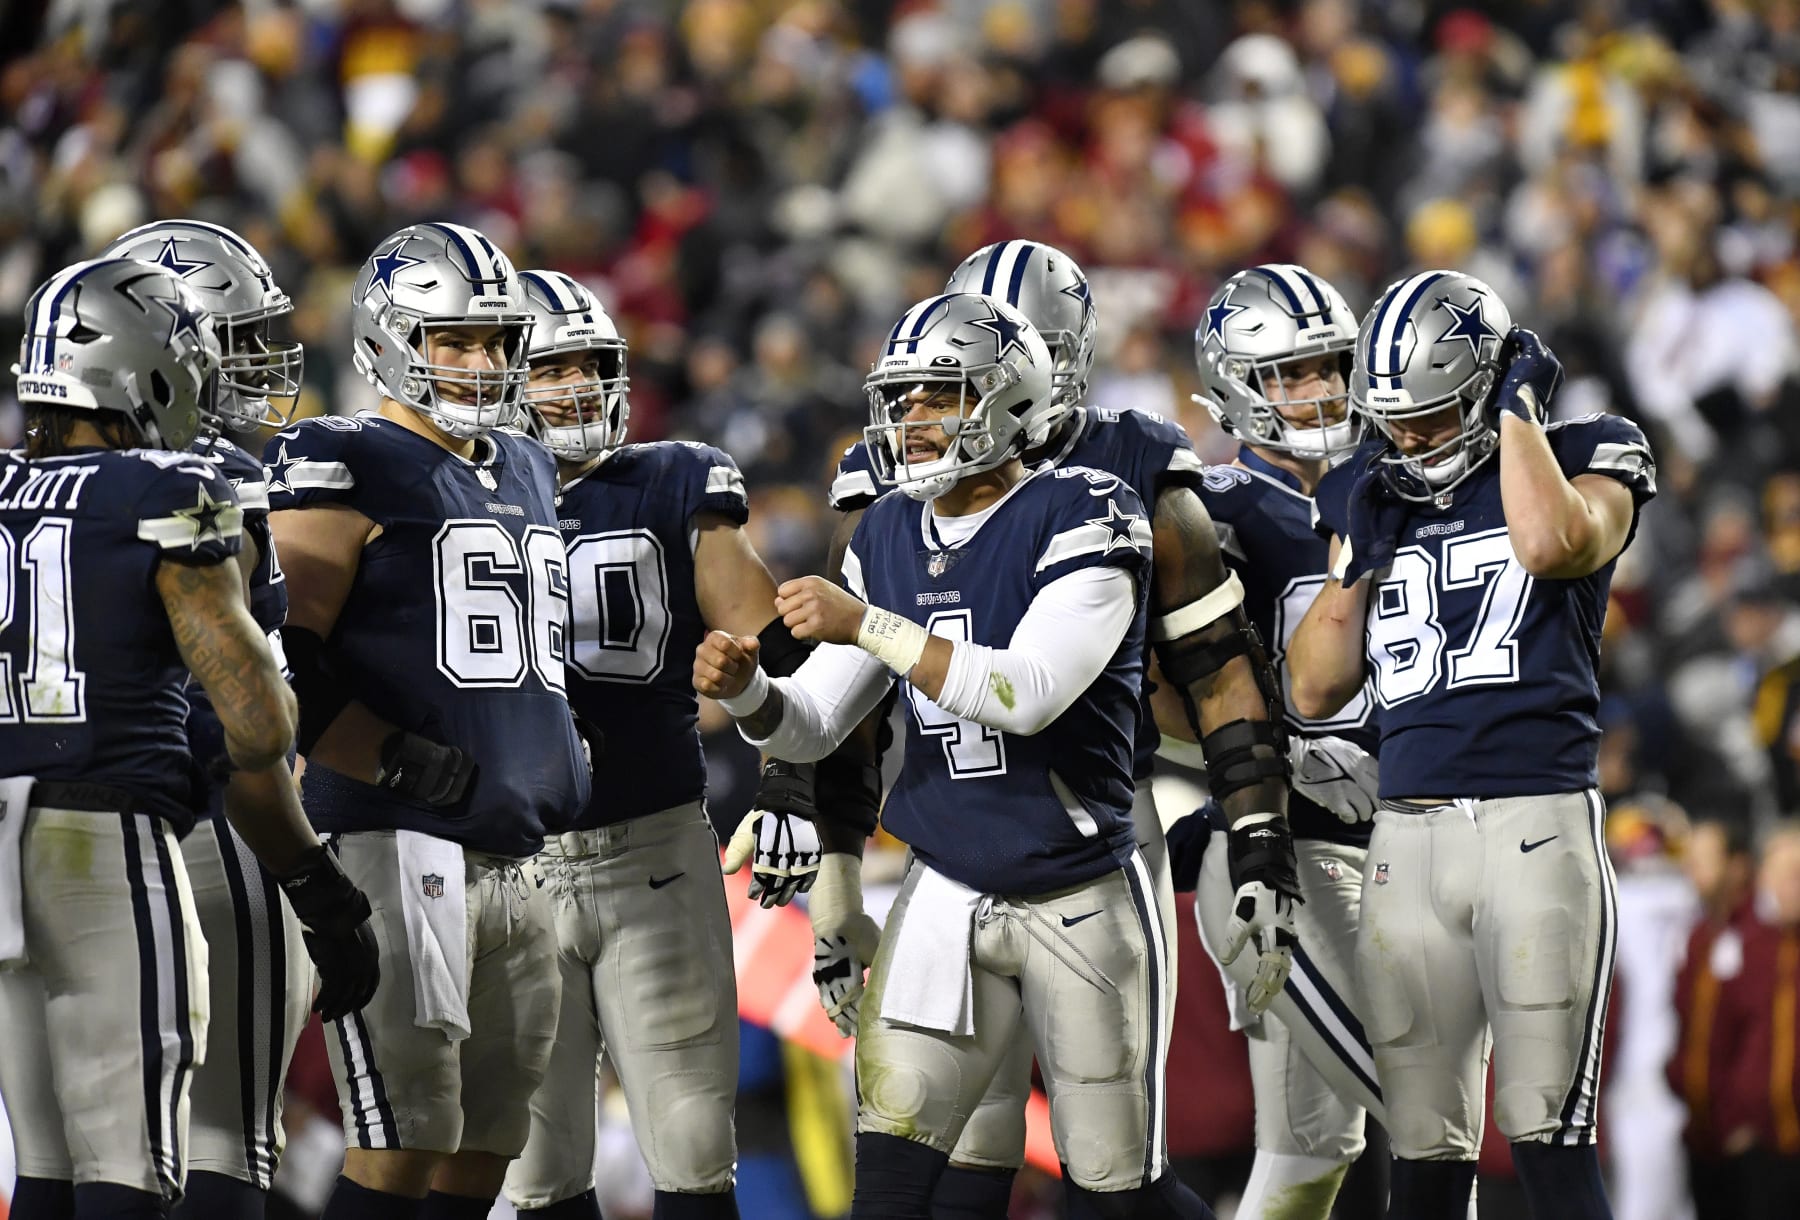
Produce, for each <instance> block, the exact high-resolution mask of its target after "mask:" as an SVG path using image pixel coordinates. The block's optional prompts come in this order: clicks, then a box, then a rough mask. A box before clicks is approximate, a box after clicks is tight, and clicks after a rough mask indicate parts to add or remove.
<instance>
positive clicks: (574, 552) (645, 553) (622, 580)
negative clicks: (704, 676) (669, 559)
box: [569, 529, 670, 682]
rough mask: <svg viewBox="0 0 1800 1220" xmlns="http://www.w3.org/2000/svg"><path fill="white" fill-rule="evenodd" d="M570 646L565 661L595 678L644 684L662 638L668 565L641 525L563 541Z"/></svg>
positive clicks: (655, 670)
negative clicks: (570, 583)
mask: <svg viewBox="0 0 1800 1220" xmlns="http://www.w3.org/2000/svg"><path fill="white" fill-rule="evenodd" d="M569 572H570V574H571V576H572V578H573V580H574V588H573V590H572V596H573V600H574V607H575V647H574V650H573V652H574V655H573V656H572V658H571V660H570V663H571V664H573V665H574V666H575V669H576V671H577V672H579V673H580V674H581V675H582V676H583V677H587V678H593V679H595V680H596V681H600V682H649V681H651V680H652V679H654V678H655V677H656V676H657V675H658V674H660V673H661V672H662V668H663V652H664V649H665V648H666V646H667V645H668V642H669V621H670V616H669V570H668V565H667V564H666V563H665V562H664V561H663V545H662V542H661V540H659V539H658V538H657V537H656V535H655V534H652V533H651V532H650V531H649V530H647V529H629V530H613V531H611V532H609V533H604V534H584V535H582V536H581V537H580V538H577V539H575V541H574V542H572V543H570V544H569Z"/></svg>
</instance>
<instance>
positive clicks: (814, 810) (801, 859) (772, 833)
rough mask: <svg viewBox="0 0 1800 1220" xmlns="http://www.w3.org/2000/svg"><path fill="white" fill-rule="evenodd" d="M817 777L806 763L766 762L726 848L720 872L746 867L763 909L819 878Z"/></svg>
mask: <svg viewBox="0 0 1800 1220" xmlns="http://www.w3.org/2000/svg"><path fill="white" fill-rule="evenodd" d="M815 785H816V773H815V769H814V767H813V764H811V763H790V762H784V761H782V760H781V759H779V758H771V759H770V760H769V761H768V762H767V763H765V764H764V765H763V773H762V787H760V788H759V789H758V790H757V793H756V799H755V800H754V801H752V802H751V803H750V812H749V814H747V815H746V816H745V817H744V820H743V821H741V822H739V823H738V828H737V831H736V832H735V833H734V834H733V835H732V836H731V841H730V842H729V843H727V844H726V845H725V862H724V869H725V871H726V872H727V873H735V872H737V871H738V870H739V869H740V868H742V867H744V865H745V863H748V864H749V865H750V897H752V898H754V899H756V900H757V901H758V902H760V903H761V904H762V905H763V907H764V908H768V907H779V906H786V905H787V904H788V903H790V902H792V901H793V900H794V898H795V897H796V896H798V895H800V894H804V893H806V892H807V891H808V890H810V889H812V886H813V882H814V880H816V879H817V877H818V875H819V856H820V854H821V853H820V850H819V832H818V830H817V829H816V828H815V827H814V826H813V819H814V818H815V817H816V816H817V814H818V803H817V796H816V786H815Z"/></svg>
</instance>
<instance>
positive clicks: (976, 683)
mask: <svg viewBox="0 0 1800 1220" xmlns="http://www.w3.org/2000/svg"><path fill="white" fill-rule="evenodd" d="M1136 611H1137V584H1136V582H1135V581H1134V580H1133V578H1132V576H1131V573H1129V572H1127V571H1125V570H1124V569H1123V568H1111V567H1092V568H1081V569H1079V570H1077V571H1074V572H1071V573H1069V574H1068V575H1067V576H1063V577H1059V578H1058V579H1056V580H1053V581H1051V582H1050V583H1049V584H1047V585H1045V586H1044V587H1043V588H1042V589H1040V590H1038V595H1037V596H1036V597H1034V598H1033V599H1032V601H1031V605H1030V606H1028V607H1026V610H1025V616H1024V617H1023V618H1021V619H1020V620H1019V626H1018V628H1017V629H1016V630H1015V631H1014V632H1013V636H1012V640H1011V641H1010V642H1009V643H1008V644H1007V646H1006V647H1005V648H1004V649H1000V648H990V647H987V646H986V645H983V644H969V643H958V644H957V645H956V647H955V649H954V650H953V651H952V652H951V654H950V668H949V672H948V673H946V674H945V676H944V689H943V690H942V691H941V692H940V693H939V695H938V698H937V700H936V703H937V705H938V707H940V708H942V709H943V710H944V711H946V712H948V713H950V715H952V716H956V717H959V718H961V719H963V720H973V721H974V722H975V723H977V724H984V725H987V726H988V727H989V728H995V729H999V730H1001V731H1002V732H1006V733H1018V734H1021V735H1024V736H1030V735H1031V734H1033V733H1041V732H1043V731H1044V730H1045V729H1047V728H1049V727H1050V725H1051V723H1052V722H1053V721H1055V719H1056V718H1057V717H1058V716H1060V715H1062V714H1063V713H1064V712H1066V711H1068V710H1069V706H1070V705H1071V704H1073V703H1074V702H1075V700H1076V699H1078V698H1080V696H1081V693H1082V692H1083V691H1085V690H1086V689H1087V688H1088V687H1089V686H1091V685H1093V682H1094V679H1095V678H1098V677H1099V676H1100V672H1101V671H1102V670H1104V669H1105V668H1106V666H1107V663H1108V662H1109V661H1111V660H1112V657H1113V654H1114V653H1115V652H1117V651H1118V649H1119V642H1120V641H1121V640H1123V639H1124V638H1125V632H1126V631H1127V630H1128V629H1129V628H1130V626H1131V619H1132V615H1133V614H1135V613H1136Z"/></svg>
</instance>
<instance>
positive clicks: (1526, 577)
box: [1315, 415, 1656, 798]
mask: <svg viewBox="0 0 1800 1220" xmlns="http://www.w3.org/2000/svg"><path fill="white" fill-rule="evenodd" d="M1545 433H1546V435H1547V437H1548V439H1549V442H1550V448H1551V451H1552V452H1553V453H1555V455H1556V460H1557V463H1558V465H1560V466H1561V468H1562V472H1563V475H1564V477H1566V478H1569V479H1576V478H1579V477H1580V476H1582V475H1584V474H1597V475H1604V476H1606V477H1608V478H1612V479H1617V480H1618V481H1619V482H1621V483H1623V484H1625V486H1626V487H1628V488H1629V489H1630V490H1631V495H1632V499H1633V501H1634V516H1633V521H1632V533H1634V534H1635V532H1636V530H1637V521H1636V517H1635V512H1636V509H1639V508H1642V507H1643V505H1644V504H1645V503H1647V502H1648V501H1649V500H1650V498H1651V497H1652V496H1654V495H1655V494H1656V465H1655V461H1654V460H1653V459H1652V457H1651V455H1650V447H1649V445H1648V443H1647V442H1646V441H1645V440H1644V434H1643V432H1641V431H1640V430H1639V429H1638V427H1637V425H1636V424H1633V423H1631V422H1630V421H1628V420H1624V419H1619V418H1617V417H1615V416H1610V415H1590V416H1587V417H1585V418H1582V419H1575V420H1570V421H1568V422H1566V423H1559V424H1551V425H1550V426H1549V427H1548V428H1546V429H1545ZM1385 452H1387V449H1386V448H1385V442H1383V441H1369V442H1365V443H1364V444H1363V445H1362V447H1361V448H1359V449H1357V450H1356V452H1355V453H1353V454H1351V456H1350V459H1349V460H1348V461H1346V462H1344V463H1342V464H1341V465H1339V466H1337V467H1336V468H1334V469H1333V470H1332V471H1331V472H1330V473H1328V474H1327V475H1326V476H1325V478H1324V480H1323V481H1321V482H1320V484H1319V488H1318V496H1317V498H1316V501H1315V503H1316V504H1317V512H1318V522H1317V528H1318V529H1319V531H1320V532H1321V533H1327V534H1328V536H1329V535H1330V534H1335V535H1337V536H1339V537H1344V536H1347V535H1348V533H1349V516H1350V513H1351V512H1352V511H1353V510H1352V508H1351V506H1350V505H1349V503H1348V499H1349V492H1350V488H1351V487H1352V486H1353V485H1354V483H1355V482H1356V478H1357V475H1358V473H1359V472H1360V471H1361V470H1362V469H1363V466H1364V464H1365V463H1366V462H1368V461H1370V460H1372V459H1374V458H1378V457H1379V456H1380V455H1381V454H1382V453H1385ZM1502 460H1503V458H1502V457H1500V456H1495V457H1494V458H1492V459H1490V461H1489V463H1488V464H1487V466H1486V467H1485V468H1484V469H1481V470H1478V471H1476V472H1475V473H1474V474H1473V475H1472V476H1470V478H1469V479H1467V480H1466V481H1465V482H1464V483H1462V484H1461V485H1460V486H1458V487H1457V488H1455V489H1454V491H1453V492H1452V493H1451V495H1450V503H1449V504H1448V505H1446V506H1443V507H1438V506H1437V505H1435V504H1424V503H1421V504H1414V505H1411V506H1410V507H1409V511H1408V512H1407V514H1406V521H1405V524H1404V525H1403V526H1402V527H1401V530H1400V536H1399V539H1398V548H1397V551H1396V553H1395V556H1394V562H1393V565H1392V566H1391V567H1389V568H1387V569H1385V570H1383V571H1379V572H1376V573H1375V574H1374V575H1373V576H1371V577H1370V579H1371V580H1372V581H1373V582H1374V584H1373V587H1372V588H1371V589H1370V590H1369V612H1368V620H1367V626H1366V627H1365V628H1364V641H1365V656H1366V661H1367V665H1368V671H1369V676H1370V679H1371V686H1372V687H1373V690H1374V692H1375V697H1376V699H1377V700H1378V701H1379V703H1380V705H1381V712H1380V723H1381V795H1382V796H1383V797H1384V798H1395V797H1424V796H1430V797H1433V798H1439V797H1441V798H1449V797H1477V798H1493V797H1506V796H1541V795H1546V794H1549V793H1557V792H1579V791H1582V790H1584V789H1587V788H1592V787H1594V785H1595V784H1596V783H1597V782H1598V763H1599V748H1600V726H1599V723H1598V722H1597V721H1596V720H1595V713H1596V712H1597V711H1598V710H1599V706H1600V684H1599V678H1598V675H1597V673H1596V670H1597V667H1598V664H1599V659H1600V627H1601V623H1602V622H1603V621H1604V620H1605V617H1606V598H1607V590H1608V588H1609V587H1610V586H1611V584H1612V575H1613V568H1614V567H1615V566H1616V564H1617V563H1618V560H1617V557H1614V559H1613V560H1611V561H1610V562H1608V563H1606V564H1604V565H1603V566H1601V567H1600V568H1599V569H1598V570H1596V571H1594V572H1592V573H1590V574H1588V575H1587V576H1583V577H1579V578H1577V579H1574V580H1547V579H1544V580H1540V579H1537V578H1535V577H1533V576H1532V575H1531V574H1530V573H1529V572H1527V571H1526V570H1525V569H1524V567H1523V566H1522V565H1521V564H1520V563H1519V561H1518V559H1517V557H1515V556H1514V554H1513V549H1512V543H1511V542H1510V541H1509V539H1508V537H1507V532H1506V514H1505V512H1504V510H1503V507H1502V504H1501V500H1500V463H1501V461H1502ZM1626 545H1627V546H1629V545H1631V535H1627V537H1626ZM1522 760H1523V761H1524V762H1525V763H1526V764H1527V765H1521V761H1522Z"/></svg>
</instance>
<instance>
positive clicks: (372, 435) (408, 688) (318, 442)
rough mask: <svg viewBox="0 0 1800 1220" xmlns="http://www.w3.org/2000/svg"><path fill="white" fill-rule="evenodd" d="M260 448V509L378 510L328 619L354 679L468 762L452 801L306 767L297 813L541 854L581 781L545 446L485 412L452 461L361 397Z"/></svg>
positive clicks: (369, 699)
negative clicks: (477, 433) (465, 452)
mask: <svg viewBox="0 0 1800 1220" xmlns="http://www.w3.org/2000/svg"><path fill="white" fill-rule="evenodd" d="M263 463H264V466H265V467H266V469H267V473H268V483H269V508H270V511H271V512H281V511H283V510H286V509H305V508H317V507H325V506H329V505H342V506H344V507H346V508H351V509H355V510H356V511H357V512H360V513H362V514H363V515H364V516H365V517H367V518H369V520H371V521H372V522H374V523H375V525H376V526H377V527H378V530H377V531H376V532H375V533H373V534H372V535H371V537H370V540H369V541H367V542H366V543H364V545H363V550H362V555H361V558H360V561H359V562H358V565H357V570H356V576H355V579H354V581H353V583H352V584H351V587H350V592H349V595H348V596H347V597H346V598H345V600H344V605H343V608H342V610H340V611H339V613H338V618H337V624H336V626H335V627H334V628H333V630H332V634H331V641H330V643H331V645H332V647H333V650H334V652H335V654H336V657H337V658H338V659H339V661H341V663H342V666H343V670H344V673H343V674H342V677H343V680H344V681H345V682H346V683H347V685H348V687H349V689H350V691H351V693H352V694H353V696H354V697H355V698H356V699H357V700H359V701H360V702H362V703H363V704H364V705H365V706H367V707H368V708H369V710H370V711H372V712H374V713H375V714H376V715H377V716H379V717H381V718H382V719H384V720H387V721H389V722H390V723H392V724H394V725H396V726H398V727H400V728H402V729H406V730H408V731H410V732H414V733H418V734H421V735H422V736H425V737H428V738H430V739H431V740H433V741H439V742H444V743H446V744H449V745H455V746H458V747H460V748H461V749H462V750H464V751H465V752H467V753H468V754H470V755H471V756H472V757H473V758H474V759H475V762H476V765H477V767H478V768H479V771H478V773H477V775H476V779H475V782H474V784H473V785H471V787H470V790H469V792H468V793H467V794H466V795H465V796H464V798H463V800H462V801H461V802H459V803H458V804H456V805H453V806H449V807H447V808H430V807H427V806H424V805H421V804H417V803H415V802H412V801H408V800H405V799H402V798H400V797H397V796H395V795H393V794H391V793H389V792H387V791H386V790H384V789H379V788H375V787H372V786H370V785H366V784H361V783H358V782H357V781H355V780H352V779H350V778H348V777H345V776H340V775H337V774H335V773H326V772H325V771H324V769H323V768H316V769H315V770H309V771H308V773H307V779H306V785H305V801H306V812H307V815H308V817H310V818H311V819H312V822H313V824H314V825H315V826H316V827H317V828H318V829H319V830H321V831H325V832H347V831H358V830H383V829H398V830H419V831H423V832H425V833H427V834H433V835H437V836H439V837H441V838H446V839H451V840H454V841H456V842H458V843H461V844H463V845H464V846H465V847H472V848H475V849H476V850H479V851H486V852H491V853H494V854H496V855H502V856H510V857H513V858H523V857H526V856H532V855H535V854H537V851H538V849H539V848H540V847H541V846H542V843H543V838H544V835H545V834H546V833H556V832H559V831H561V830H563V829H565V828H566V825H567V823H568V821H569V819H570V818H571V817H573V816H574V814H575V813H576V811H577V810H579V809H580V808H581V807H582V806H583V805H585V804H586V803H587V799H588V793H589V779H588V772H587V767H586V765H585V764H584V763H583V761H582V754H581V746H580V742H579V740H578V739H577V738H576V735H575V728H574V721H573V720H572V719H571V717H570V715H569V705H568V700H567V698H566V697H565V694H564V680H563V665H564V652H563V650H564V636H565V634H566V632H567V629H568V612H569V582H568V564H567V560H566V556H565V554H564V551H563V544H562V536H561V535H560V534H559V533H558V532H557V529H556V503H555V496H556V472H555V469H554V464H553V461H552V459H551V457H550V455H549V454H548V453H546V452H545V451H544V450H543V449H542V448H541V447H540V446H539V445H538V444H537V443H536V442H534V441H531V440H529V439H527V438H526V437H524V436H522V435H521V434H519V433H517V432H513V431H510V430H507V429H495V430H494V431H492V432H489V433H487V434H486V435H485V436H484V437H483V438H482V439H481V440H479V441H478V442H477V450H476V454H475V458H474V460H464V459H463V458H461V457H458V456H457V455H455V454H452V453H450V452H448V451H447V450H444V449H442V448H440V447H439V446H437V445H435V444H433V443H432V442H431V441H429V440H427V439H426V438H425V437H422V436H419V435H417V434H415V433H413V432H409V431H408V430H407V429H405V428H403V427H401V426H400V425H399V424H397V423H395V422H393V421H392V420H388V419H384V418H382V417H381V416H379V415H376V414H374V413H373V412H365V413H363V414H361V415H359V416H356V417H355V418H353V419H341V418H332V417H321V418H317V419H308V420H303V421H301V422H300V423H298V424H296V425H295V426H294V427H292V428H290V429H288V430H286V431H284V432H280V433H277V434H276V435H275V436H274V437H273V438H271V439H270V441H269V443H268V445H267V447H266V448H265V450H264V453H263ZM315 772H316V773H315Z"/></svg>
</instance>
